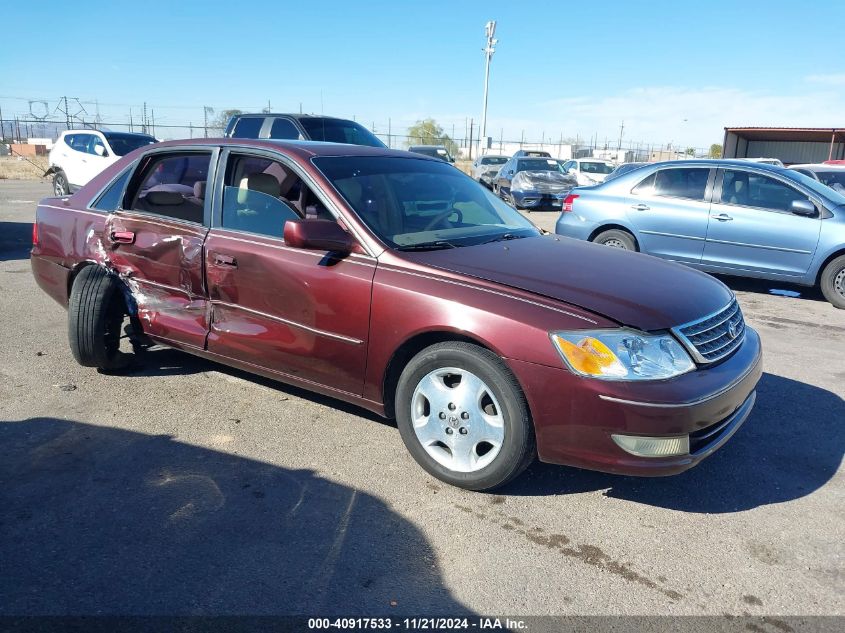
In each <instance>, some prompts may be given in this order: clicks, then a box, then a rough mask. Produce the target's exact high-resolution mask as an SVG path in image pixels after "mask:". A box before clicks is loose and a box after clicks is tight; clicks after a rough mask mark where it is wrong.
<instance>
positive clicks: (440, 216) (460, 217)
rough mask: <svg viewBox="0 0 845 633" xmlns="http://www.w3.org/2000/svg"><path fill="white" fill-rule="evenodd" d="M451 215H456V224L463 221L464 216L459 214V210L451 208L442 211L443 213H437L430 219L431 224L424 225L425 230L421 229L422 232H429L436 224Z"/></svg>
mask: <svg viewBox="0 0 845 633" xmlns="http://www.w3.org/2000/svg"><path fill="white" fill-rule="evenodd" d="M453 213H457V214H458V222H463V221H464V214H463V213H462V212H461V210H460V209H455V208H454V207H452V208H450V209H448V210H446V211H444V212H443V213H438V214H437V215H436V216H434V218H432V220H431V222H429V223H428V224H426V225H425V228H424V229H423V231H430V230H431V229H433V228H434V227H435V226H436V225H437V223H438V222H442V221H443V220H445V219H446V218H448V217H449V216H450V215H452V214H453Z"/></svg>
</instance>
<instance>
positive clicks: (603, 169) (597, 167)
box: [563, 158, 616, 187]
mask: <svg viewBox="0 0 845 633" xmlns="http://www.w3.org/2000/svg"><path fill="white" fill-rule="evenodd" d="M615 168H616V165H614V164H613V163H611V162H610V161H609V160H604V159H601V158H576V159H572V160H568V161H566V162H565V163H564V164H563V170H564V171H565V172H567V173H569V174H572V175H573V176H575V178H576V179H577V180H578V185H579V186H581V187H585V186H589V185H597V184H599V183H600V182H604V179H605V178H607V176H608V174H610V172H612V171H613V170H614V169H615Z"/></svg>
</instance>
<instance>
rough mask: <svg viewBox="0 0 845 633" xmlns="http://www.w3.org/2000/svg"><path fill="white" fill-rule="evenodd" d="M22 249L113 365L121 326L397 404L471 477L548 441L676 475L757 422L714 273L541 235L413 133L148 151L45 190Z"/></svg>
mask: <svg viewBox="0 0 845 633" xmlns="http://www.w3.org/2000/svg"><path fill="white" fill-rule="evenodd" d="M188 190H190V193H188ZM212 192H213V194H212ZM31 264H32V270H33V273H34V275H35V279H36V281H37V283H38V285H39V286H40V287H41V288H42V289H43V290H44V291H45V292H46V293H47V294H48V295H50V296H51V297H53V298H54V299H55V300H56V301H58V302H59V303H60V304H61V305H63V306H66V307H68V310H69V311H68V335H69V343H70V350H71V353H72V354H73V356H74V358H75V359H76V360H77V361H78V362H79V363H80V364H82V365H84V366H87V367H98V368H101V369H105V370H112V371H114V370H118V369H119V368H120V367H121V366H122V365H123V363H124V362H125V360H126V359H127V357H128V358H131V355H130V354H129V352H128V349H127V350H126V351H124V350H123V349H121V342H122V341H123V342H124V343H125V342H126V339H122V338H121V337H122V335H123V333H124V332H125V331H127V330H128V332H129V334H130V338H129V339H128V340H129V341H132V342H133V343H134V346H135V348H137V353H138V354H141V355H143V353H144V352H143V350H144V349H146V348H148V346H149V345H150V344H152V343H157V344H162V345H167V346H170V347H175V348H178V349H181V350H184V351H186V352H189V353H191V354H196V355H198V356H202V357H204V358H207V359H210V360H213V361H216V362H222V363H225V364H228V365H232V366H234V367H239V368H241V369H243V370H246V371H248V372H253V373H257V374H261V375H263V376H267V377H270V378H273V379H276V380H280V381H283V382H287V383H290V384H293V385H297V386H299V387H303V388H305V389H309V390H312V391H316V392H319V393H322V394H324V395H328V396H331V397H334V398H337V399H339V400H344V401H347V402H351V403H354V404H356V405H358V406H361V407H364V408H366V409H369V410H371V411H374V412H376V413H378V414H380V415H383V416H388V417H395V419H396V423H397V426H398V429H399V433H400V435H401V437H402V440H403V441H404V442H405V445H406V446H407V448H408V450H409V451H410V453H411V455H412V456H413V457H414V459H416V460H417V462H419V464H420V465H421V466H422V467H423V468H425V469H426V470H427V471H428V472H429V473H431V474H432V475H433V476H435V477H438V478H440V479H442V480H443V481H446V482H448V483H450V484H453V485H456V486H460V487H464V488H469V489H473V490H487V489H491V488H494V487H496V486H500V485H502V484H504V483H505V482H507V481H509V480H511V479H512V478H514V477H515V476H517V475H518V474H519V473H520V472H521V471H522V470H523V469H524V468H525V467H526V466H527V465H528V464H529V463H530V462H531V461H532V460H533V459H534V458H535V456H539V458H540V459H541V460H543V461H546V462H551V463H558V464H570V465H574V466H580V467H585V468H593V469H598V470H604V471H608V472H615V473H627V474H636V475H668V474H672V473H677V472H681V471H683V470H686V469H688V468H690V467H692V466H694V465H695V464H697V463H699V462H700V461H701V460H702V459H704V458H705V457H707V456H708V455H710V454H711V453H713V451H715V450H716V449H718V448H719V447H720V446H722V445H723V444H724V443H725V442H726V441H727V440H728V438H730V437H731V436H732V435H733V433H734V432H735V431H736V430H737V429H738V428H739V427H740V425H741V424H742V423H743V422H744V421H745V420H746V418H747V417H748V415H749V412H750V411H751V408H752V406H753V404H754V400H755V385H756V384H757V381H758V379H759V378H760V375H761V351H760V339H759V338H758V336H757V334H756V332H754V331H753V330H752V329H751V328H750V327H747V326H746V325H745V323H744V321H743V316H742V312H741V311H740V308H739V305H738V304H737V302H736V299H735V298H734V296H733V294H732V293H731V291H730V290H729V289H728V288H727V287H726V286H725V285H724V284H722V283H721V282H720V281H717V280H716V279H714V278H712V277H710V276H708V275H705V274H703V273H700V272H698V271H694V270H692V269H690V268H686V267H683V266H678V265H676V264H672V263H669V262H664V261H661V260H659V259H655V258H650V257H642V256H641V255H637V254H635V253H628V252H625V251H621V250H612V249H600V248H597V247H595V246H593V245H591V244H584V243H579V242H577V241H573V240H566V239H562V238H559V237H557V236H554V235H548V236H543V235H541V233H540V231H539V230H538V229H537V228H536V227H535V226H534V225H533V224H531V223H530V222H529V221H528V220H527V219H525V218H524V217H523V216H522V215H521V214H519V213H518V212H517V211H515V210H514V209H512V208H511V207H509V206H508V205H506V204H505V203H504V202H502V201H501V200H499V199H498V198H497V197H496V196H495V195H493V194H492V193H491V192H489V191H487V190H486V189H485V188H484V187H482V186H481V185H479V184H478V183H477V182H475V181H474V180H473V179H472V178H470V177H468V176H467V175H465V174H463V173H462V172H460V171H459V170H457V169H454V168H452V167H451V166H448V165H446V164H444V163H443V162H441V161H438V160H434V159H430V158H426V157H423V156H417V155H414V154H411V153H409V152H403V151H394V150H387V149H379V148H371V147H355V146H351V145H346V146H342V145H338V144H327V143H322V144H321V143H317V144H315V143H306V142H291V141H288V142H283V141H261V140H245V139H218V140H211V139H194V140H185V141H170V142H167V143H161V144H158V145H155V146H151V147H150V148H144V149H140V150H138V151H136V152H133V153H132V154H130V155H128V156H126V157H124V158H123V159H121V160H120V161H118V162H117V163H116V164H114V165H112V166H111V167H109V168H108V169H107V170H106V171H105V172H104V173H103V174H101V175H100V176H98V177H97V178H95V179H94V180H92V181H91V182H90V183H89V184H88V185H86V186H85V187H83V188H82V189H80V190H79V191H78V192H77V193H76V194H75V195H73V196H72V197H70V198H69V199H68V200H58V199H55V198H48V199H45V200H42V201H41V202H40V203H39V205H38V209H37V211H36V217H35V225H34V227H33V247H32V257H31ZM584 271H588V273H589V274H584ZM667 288H672V289H674V291H673V292H667V291H666V289H667ZM45 336H48V337H49V336H50V334H49V333H46V334H45ZM150 353H152V352H147V354H150ZM124 354H126V356H124ZM103 397H107V395H106V394H104V395H103ZM138 397H148V398H154V397H155V395H154V392H149V391H147V392H143V393H141V392H139V395H138ZM159 404H160V406H162V407H165V408H167V407H173V406H174V403H173V401H170V400H166V399H165V400H162V401H161V402H160V403H159ZM176 406H178V407H180V408H184V407H186V406H190V405H189V399H188V398H187V395H186V399H185V401H184V402H179V403H178V404H177V405H176ZM179 412H180V411H177V410H175V409H174V410H173V411H172V413H173V414H174V415H178V414H179ZM311 430H312V431H313V432H314V438H315V442H319V433H320V431H319V429H318V428H316V427H315V428H312V429H311ZM362 441H364V440H363V438H362ZM302 450H303V451H308V450H309V446H308V445H307V444H305V445H303V446H302ZM338 459H343V456H342V455H341V456H338Z"/></svg>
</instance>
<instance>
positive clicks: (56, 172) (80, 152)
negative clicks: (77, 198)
mask: <svg viewBox="0 0 845 633" xmlns="http://www.w3.org/2000/svg"><path fill="white" fill-rule="evenodd" d="M156 142H157V139H156V138H155V137H153V136H150V135H149V134H136V133H133V132H103V131H100V130H68V131H66V132H62V133H61V134H60V135H59V138H58V140H57V141H56V143H55V144H54V145H53V149H51V150H50V157H49V168H48V169H47V171H46V172H44V176H50V175H52V176H53V192H54V193H55V195H56V197H61V196H66V195H68V194H70V193H74V192H75V191H77V190H78V189H79V188H81V187H82V186H84V185H86V184H88V182H89V181H90V180H91V179H92V178H94V176H96V175H97V174H99V173H100V172H101V171H103V170H104V169H105V168H106V167H108V166H109V165H111V164H112V163H115V162H117V161H118V160H119V159H120V157H121V156H124V155H126V154H128V153H129V152H131V151H133V150H135V149H138V148H139V147H143V146H144V145H149V144H150V143H156Z"/></svg>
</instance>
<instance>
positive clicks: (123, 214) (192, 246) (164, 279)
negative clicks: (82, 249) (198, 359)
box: [102, 146, 218, 349]
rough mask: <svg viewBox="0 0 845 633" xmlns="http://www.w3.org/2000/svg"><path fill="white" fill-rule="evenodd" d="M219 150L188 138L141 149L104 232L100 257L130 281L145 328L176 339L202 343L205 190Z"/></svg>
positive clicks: (201, 345) (205, 302)
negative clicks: (185, 143) (178, 145)
mask: <svg viewBox="0 0 845 633" xmlns="http://www.w3.org/2000/svg"><path fill="white" fill-rule="evenodd" d="M217 153H218V150H217V149H212V148H209V149H206V148H202V149H200V150H197V149H195V146H194V147H191V148H190V149H185V150H171V149H169V150H167V151H158V152H151V153H149V154H147V155H145V156H143V157H142V158H141V159H140V160H139V162H138V166H137V169H136V170H135V173H134V174H133V176H132V178H131V179H130V181H129V185H128V186H127V189H126V192H125V194H124V197H123V204H122V205H121V207H120V208H118V209H116V210H115V211H114V212H113V213H112V214H110V215H109V217H108V219H107V221H106V226H105V230H104V232H103V242H104V243H103V248H102V256H103V258H104V260H105V262H104V263H105V264H106V265H107V266H108V267H109V268H111V269H112V270H114V271H115V272H116V273H117V274H118V275H119V276H120V277H121V278H122V279H123V280H124V281H125V282H126V284H127V286H128V287H129V289H130V291H131V294H132V299H133V301H134V303H135V304H136V305H135V307H136V309H137V313H138V317H139V319H140V320H141V323H142V325H143V328H144V332H145V333H146V334H148V335H150V336H151V337H153V338H154V339H155V338H158V339H162V340H163V341H164V342H166V343H168V344H169V345H172V346H174V347H181V348H184V347H188V348H199V349H203V348H204V347H205V337H206V334H207V333H208V321H209V319H208V300H207V296H206V291H205V283H204V279H203V243H204V241H205V237H206V233H207V232H208V228H207V226H208V222H207V218H208V215H209V212H208V210H207V207H208V206H209V204H208V203H207V202H206V198H205V192H206V190H207V183H208V181H209V177H210V171H211V166H212V165H215V164H216V158H217Z"/></svg>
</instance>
